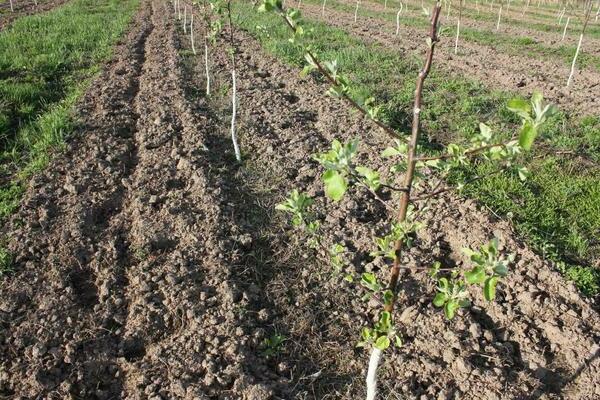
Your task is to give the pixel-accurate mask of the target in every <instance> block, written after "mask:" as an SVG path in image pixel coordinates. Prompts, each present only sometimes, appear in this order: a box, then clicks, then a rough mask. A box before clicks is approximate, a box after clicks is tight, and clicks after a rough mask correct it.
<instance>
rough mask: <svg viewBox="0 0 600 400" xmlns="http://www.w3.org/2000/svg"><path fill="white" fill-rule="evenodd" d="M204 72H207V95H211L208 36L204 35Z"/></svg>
mask: <svg viewBox="0 0 600 400" xmlns="http://www.w3.org/2000/svg"><path fill="white" fill-rule="evenodd" d="M204 72H205V73H206V96H207V97H208V96H210V73H209V68H208V37H207V36H206V35H205V36H204Z"/></svg>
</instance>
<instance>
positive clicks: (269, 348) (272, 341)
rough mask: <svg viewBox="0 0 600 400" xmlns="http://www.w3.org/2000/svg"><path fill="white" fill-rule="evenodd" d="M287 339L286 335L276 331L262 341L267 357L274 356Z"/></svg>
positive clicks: (263, 351)
mask: <svg viewBox="0 0 600 400" xmlns="http://www.w3.org/2000/svg"><path fill="white" fill-rule="evenodd" d="M286 340H287V338H286V337H285V336H283V335H282V334H279V333H274V334H272V335H271V336H269V337H267V338H265V339H264V340H263V341H262V344H261V348H262V354H263V356H265V357H272V356H274V355H276V354H277V353H279V352H280V351H281V347H282V345H283V343H284V342H285V341H286Z"/></svg>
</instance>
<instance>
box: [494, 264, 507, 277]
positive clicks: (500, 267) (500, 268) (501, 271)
mask: <svg viewBox="0 0 600 400" xmlns="http://www.w3.org/2000/svg"><path fill="white" fill-rule="evenodd" d="M494 273H496V274H497V275H499V276H506V275H508V268H506V265H504V264H503V263H499V264H497V265H496V266H495V267H494Z"/></svg>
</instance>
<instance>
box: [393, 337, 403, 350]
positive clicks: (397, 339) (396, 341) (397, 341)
mask: <svg viewBox="0 0 600 400" xmlns="http://www.w3.org/2000/svg"><path fill="white" fill-rule="evenodd" d="M394 344H395V345H396V347H402V338H401V337H400V336H398V335H396V336H394Z"/></svg>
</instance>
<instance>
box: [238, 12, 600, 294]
mask: <svg viewBox="0 0 600 400" xmlns="http://www.w3.org/2000/svg"><path fill="white" fill-rule="evenodd" d="M236 12H237V13H238V14H239V15H240V18H239V21H240V22H239V23H240V25H241V27H242V28H244V29H245V30H247V31H249V32H250V33H251V34H254V35H255V36H256V37H257V38H258V39H259V40H260V41H261V43H262V45H263V46H264V48H265V49H266V50H267V51H269V52H270V53H272V54H274V55H276V56H278V57H279V58H281V59H283V60H284V61H286V62H288V63H290V64H293V65H296V66H301V65H303V63H304V59H303V54H302V51H301V49H300V48H299V47H298V46H297V45H294V44H291V43H290V42H289V41H288V40H287V38H288V31H287V28H286V27H285V26H284V25H283V24H282V22H281V21H280V19H278V18H276V17H275V16H274V15H270V14H259V13H256V12H254V11H253V10H252V9H251V7H250V6H249V5H245V4H240V3H236ZM307 25H308V27H309V28H311V29H313V30H314V31H313V33H314V34H313V38H312V40H311V43H312V44H313V45H314V48H315V51H316V52H317V53H318V54H319V55H320V56H321V57H322V58H323V59H324V60H332V59H337V60H338V63H339V65H340V66H341V70H342V72H345V73H347V74H348V75H349V76H350V78H351V79H352V81H353V85H352V87H353V89H352V93H351V94H352V96H354V97H360V96H364V95H366V94H372V95H374V96H375V97H376V98H377V100H378V102H379V103H380V104H381V105H382V106H383V119H384V120H387V122H389V123H390V124H391V125H392V126H393V127H394V128H396V129H397V130H399V131H401V132H402V131H403V132H408V130H409V126H410V122H411V116H412V114H411V110H412V100H413V95H414V89H415V80H416V76H417V73H418V70H419V66H420V64H421V60H418V59H415V58H413V57H406V56H404V55H402V54H397V53H396V52H394V51H393V50H391V49H388V48H385V47H383V46H379V45H374V44H370V43H365V42H362V41H361V40H359V39H357V38H355V37H353V36H351V35H349V34H348V33H346V32H345V31H343V30H341V29H337V28H333V27H330V26H328V25H326V24H322V23H318V22H313V21H311V22H309V23H308V24H307ZM262 28H266V30H267V31H268V32H269V37H266V36H264V35H260V32H261V31H262ZM511 97H513V94H512V93H509V92H502V91H491V90H489V89H488V88H486V87H485V86H483V85H482V84H480V83H477V82H475V81H471V80H469V79H466V78H463V77H457V76H451V75H449V74H448V73H447V72H445V71H440V70H439V69H436V68H435V66H434V70H433V71H432V73H431V75H430V78H429V79H428V81H427V85H426V88H425V91H424V100H423V104H425V108H424V109H423V112H422V119H423V132H424V134H425V136H426V137H427V139H428V142H429V143H428V144H429V147H430V148H431V151H434V150H435V147H436V146H435V144H436V142H437V143H447V142H449V141H460V140H464V139H468V138H469V137H470V136H471V135H473V134H474V133H476V132H477V129H478V123H479V122H480V121H483V122H486V123H487V124H488V125H490V126H491V127H492V128H493V129H494V131H495V132H498V133H500V134H502V135H504V136H505V137H508V136H510V135H511V134H512V133H513V132H515V130H516V129H518V123H519V121H518V120H517V118H516V117H515V116H514V115H513V114H512V113H511V112H509V111H508V110H507V109H506V106H505V105H506V102H507V100H508V99H510V98H511ZM599 137H600V117H598V116H590V117H586V118H583V119H575V118H572V117H570V116H569V115H568V114H566V113H559V114H558V115H556V116H554V117H553V118H552V120H551V121H549V124H548V126H547V129H546V130H545V132H544V135H543V138H542V143H543V144H544V146H543V147H544V148H550V150H547V151H546V153H545V154H544V158H543V159H536V158H532V159H531V160H529V161H528V163H527V164H528V165H527V167H528V168H529V169H530V170H531V171H532V179H531V180H530V181H528V182H526V183H522V182H521V181H520V180H519V179H518V178H517V177H512V176H500V177H494V178H493V179H492V178H490V179H487V180H482V181H479V182H477V184H475V185H473V186H472V187H471V188H470V189H469V190H470V192H468V194H469V195H471V196H473V197H475V198H477V199H478V200H479V201H480V202H481V203H483V204H485V205H486V206H488V207H489V208H490V209H492V210H493V211H494V212H496V213H498V214H501V215H504V216H508V217H510V218H512V220H513V222H514V224H515V227H516V229H517V231H518V232H519V234H520V235H522V236H523V237H525V238H526V239H527V240H528V242H529V243H530V244H531V246H533V247H534V248H536V249H537V250H538V251H539V252H541V253H542V254H543V255H545V256H546V257H548V258H550V259H552V260H554V261H556V262H557V267H558V268H559V269H561V270H562V271H563V272H564V273H565V275H566V276H567V277H568V278H569V279H572V280H573V281H574V282H575V283H576V284H577V285H578V286H579V288H580V289H581V290H582V291H583V292H584V293H586V294H589V295H595V294H598V293H599V292H600V275H599V274H598V272H597V271H596V270H595V269H594V268H593V267H591V265H593V264H594V263H597V262H598V259H600V243H598V241H597V240H595V239H593V238H595V237H599V234H600V219H599V216H600V169H599V168H598V167H597V166H596V165H595V164H591V165H587V164H584V165H582V164H577V163H575V161H571V162H569V161H568V160H567V161H565V160H564V159H561V158H558V157H554V156H552V155H551V154H552V152H553V150H554V149H555V148H561V149H570V150H573V151H575V152H582V151H585V152H587V156H588V157H589V158H591V159H594V160H600V151H599V150H600V141H599ZM542 151H544V150H542ZM538 154H539V153H538ZM481 168H485V165H483V166H479V167H477V168H476V169H473V170H470V171H466V172H465V173H468V174H477V173H480V172H482V171H481V170H479V169H481Z"/></svg>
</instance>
